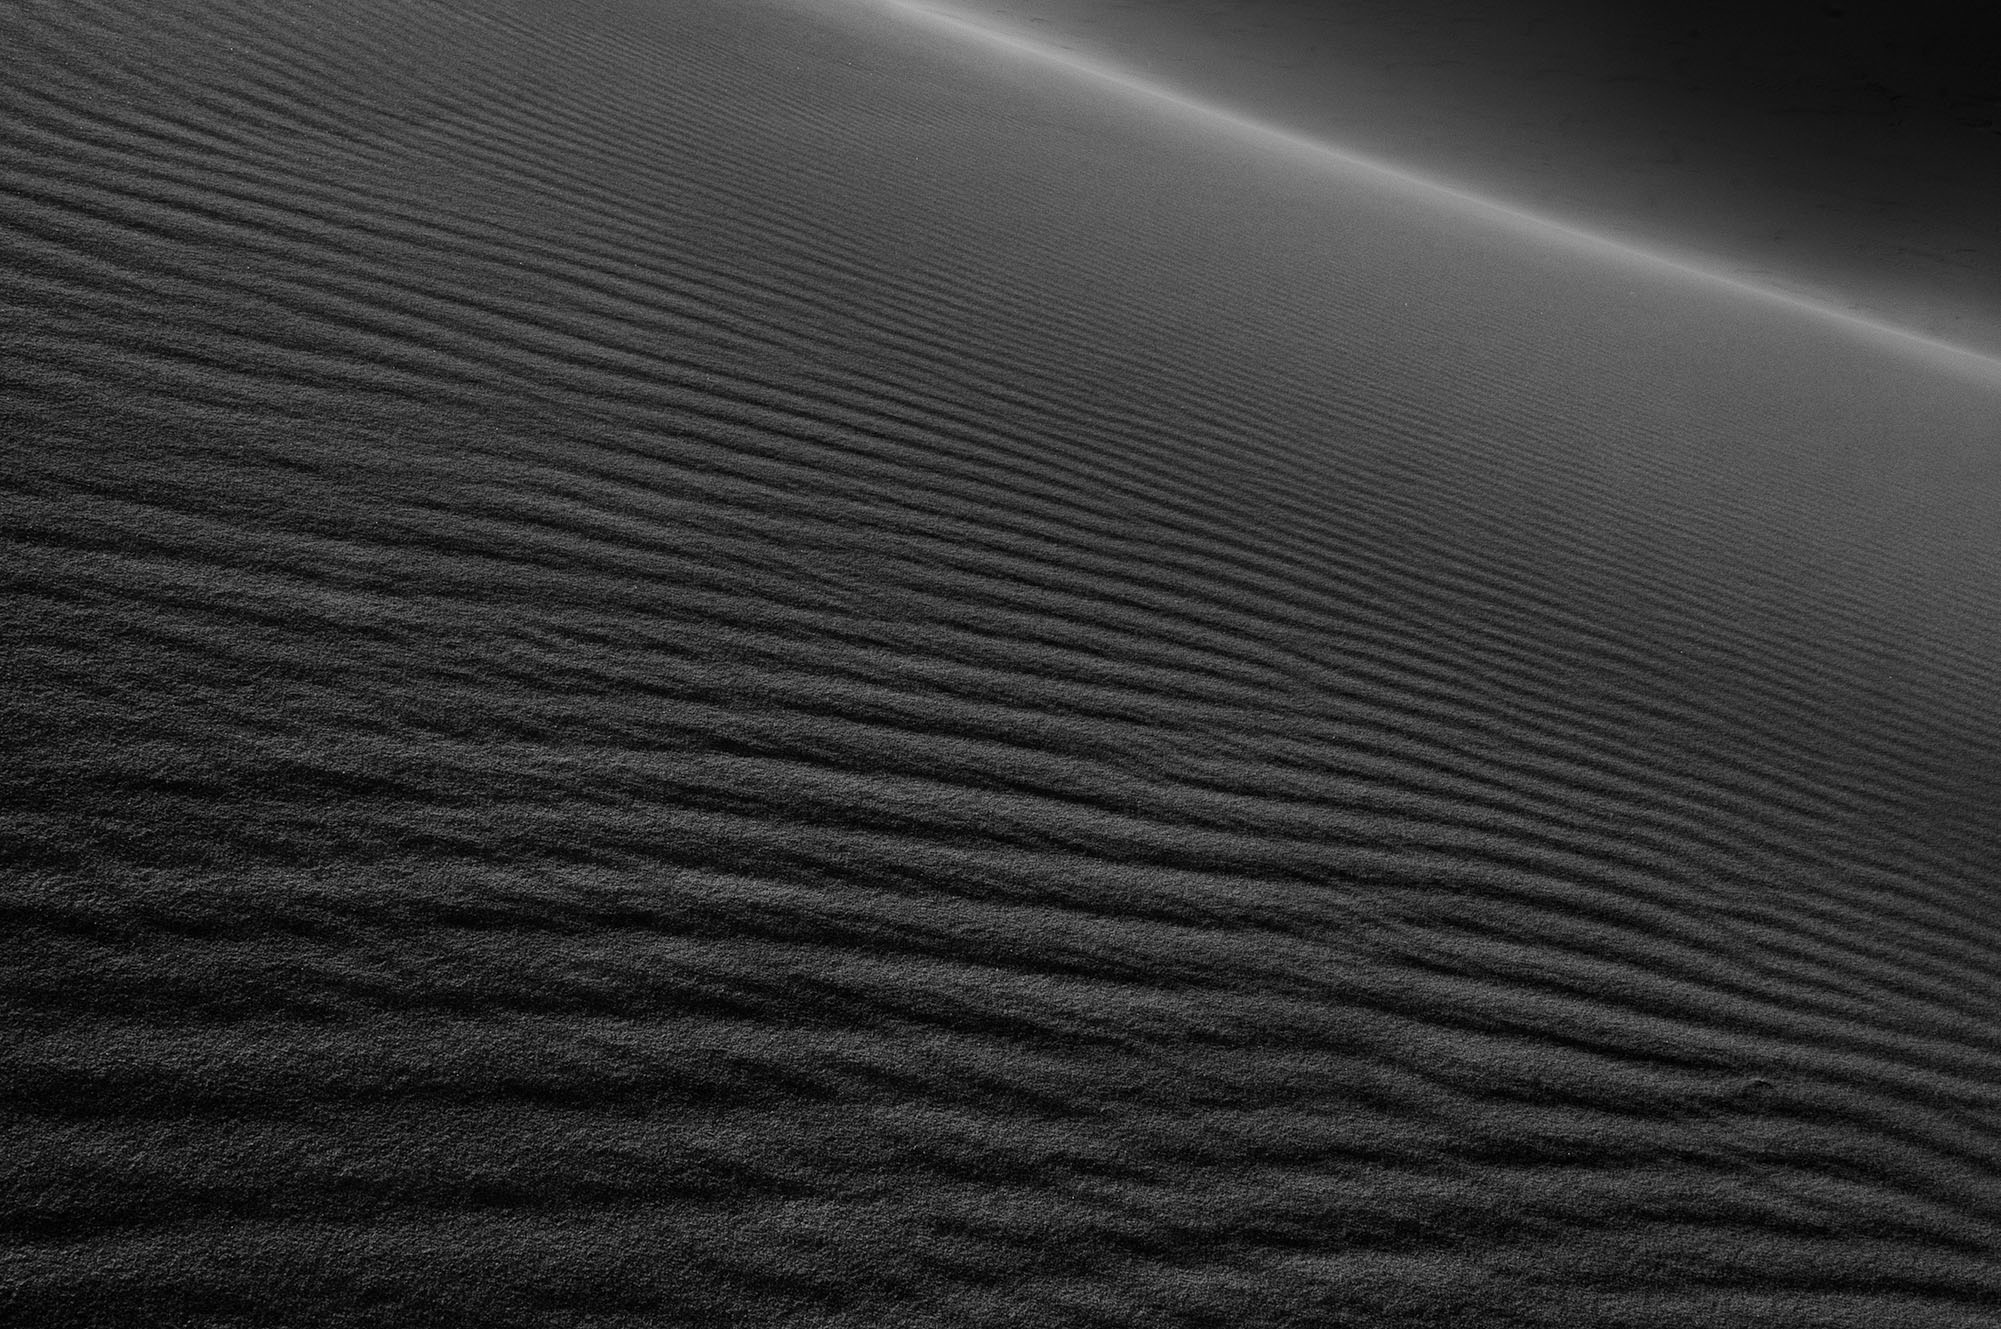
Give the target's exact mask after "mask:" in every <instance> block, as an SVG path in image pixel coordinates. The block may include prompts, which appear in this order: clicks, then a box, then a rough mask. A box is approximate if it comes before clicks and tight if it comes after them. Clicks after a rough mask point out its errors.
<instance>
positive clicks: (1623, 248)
mask: <svg viewBox="0 0 2001 1329" xmlns="http://www.w3.org/2000/svg"><path fill="white" fill-rule="evenodd" d="M875 3H877V4H879V5H880V6H881V7H882V8H884V9H886V10H889V11H891V12H893V13H895V14H898V15H902V16H906V17H909V18H913V19H917V20H920V21H923V22H927V23H930V24H933V25H935V26H938V27H941V28H946V29H948V30H950V31H953V32H955V33H958V34H961V35H964V36H967V37H971V38H974V39H976V40H979V41H982V42H985V43H987V44H989V45H993V46H998V47H1001V48H1003V49H1006V50H1009V51H1013V52H1015V53H1017V54H1019V55H1023V56H1026V57H1028V58H1031V59H1034V60H1037V61H1040V62H1043V63H1045V64H1050V65H1055V66H1058V67H1061V68H1063V69H1066V70H1068V71H1070V72H1071V73H1073V74H1075V75H1078V76H1079V77H1080V78H1085V79H1090V80H1092V81H1094V82H1097V83H1101V84H1104V85H1107V86H1109V87H1114V88H1117V89H1120V90H1121V91H1123V92H1125V93H1127V94H1129V95H1131V96H1133V97H1136V98H1144V99H1147V100H1150V101H1155V102H1159V103H1162V104H1164V105H1166V106H1171V107H1173V108H1174V109H1175V110H1177V111H1179V112H1181V113H1182V114H1184V115H1186V116H1188V117H1190V118H1195V119H1201V120H1204V121H1208V122H1210V123H1211V124H1213V125H1215V126H1216V127H1217V128H1219V129H1227V130H1229V131H1231V132H1234V133H1235V134H1237V135H1239V136H1240V137H1243V138H1245V139H1249V140H1252V141H1255V142H1257V143H1259V144H1260V145H1261V146H1263V147H1265V148H1267V149H1280V148H1283V149H1288V150H1291V151H1293V152H1296V153H1301V154H1304V155H1306V156H1307V157H1308V158H1309V159H1311V160H1313V161H1314V162H1315V163H1316V164H1318V165H1320V166H1322V167H1328V168H1338V169H1343V170H1348V171H1353V172H1365V173H1367V174H1370V175H1372V176H1375V177H1377V178H1379V179H1381V180H1384V181H1387V182H1390V183H1392V184H1394V185H1397V186H1400V187H1402V188H1405V189H1407V190H1411V191H1421V192H1423V193H1425V194H1427V195H1430V196H1432V197H1434V198H1438V199H1442V200H1445V201H1448V202H1450V203H1452V204H1454V205H1455V206H1456V207H1457V209H1458V210H1459V211H1460V212H1461V213H1462V215H1467V216H1471V217H1477V218H1480V219H1483V220H1486V221H1488V222H1490V223H1491V222H1507V223H1510V224H1512V225H1514V226H1516V227H1519V228H1520V229H1521V230H1523V231H1524V232H1526V233H1527V234H1529V235H1531V236H1532V237H1534V238H1535V239H1536V240H1537V241H1538V242H1539V243H1543V244H1551V245H1565V246H1568V247H1570V248H1573V249H1582V250H1589V251H1592V252H1593V253H1595V254H1596V255H1598V256H1599V257H1601V258H1606V259H1610V260H1613V261H1617V262H1623V263H1627V264H1632V265H1639V266H1643V267H1647V268H1650V269H1653V270H1655V271H1657V272H1659V273H1662V274H1672V275H1676V276H1680V277H1683V278H1693V279H1695V280H1697V281H1700V282H1703V283H1706V284H1708V285H1711V286H1714V287H1721V288H1723V289H1725V290H1728V291H1731V292H1733V293H1735V294H1738V295H1740V296H1748V297H1750V298H1753V299H1757V300H1761V301H1765V302H1768V303H1771V304H1777V305H1783V306H1785V307H1787V308H1790V309H1793V310H1795V311H1797V312H1799V313H1802V314H1806V315H1809V316H1811V317H1814V318H1816V319H1820V320H1823V321H1825V322H1828V323H1833V324H1836V325H1838V326H1840V327H1842V328H1843V329H1844V330H1846V331H1848V332H1849V333H1851V334H1854V335H1858V336H1865V337H1868V338H1870V339H1871V340H1875V341H1878V342H1882V343H1887V344H1888V345H1890V346H1893V347H1895V348H1896V349H1898V350H1900V351H1902V352H1904V353H1906V354H1917V355H1920V356H1922V357H1923V358H1924V359H1925V360H1926V361H1928V362H1929V363H1932V364H1934V365H1939V366H1942V367H1949V368H1952V369H1955V370H1958V371H1960V372H1970V373H1972V374H1974V375H1976V376H1977V377H1980V378H1982V379H1986V380H1990V381H1993V382H1996V383H2001V359H1997V358H1995V357H1993V356H1990V355H1985V354H1983V353H1981V352H1979V351H1976V350H1973V349H1971V348H1969V347H1965V346H1960V345H1957V344H1955V343H1953V342H1948V341H1941V340H1939V339H1938V338H1936V337H1928V336H1926V335H1924V334H1923V333H1920V332H1914V331H1912V330H1910V329H1908V328H1903V327H1898V326H1897V325H1895V324H1891V323H1885V322H1882V321H1881V320H1878V319H1873V318H1869V317H1866V316H1865V315H1862V314H1857V313H1853V312H1851V311H1849V310H1844V309H1838V308H1836V307H1834V306H1832V305H1829V304H1826V303H1823V302H1822V301H1819V300H1814V299H1810V298H1808V297H1805V296H1800V295H1794V294H1791V293H1789V292H1786V291H1782V290H1778V289H1776V288H1773V287H1770V286H1763V285H1760V284H1758V283H1757V282H1754V281H1747V280H1745V279H1743V278H1741V277H1736V276H1732V275H1730V274H1729V273H1727V272H1723V271H1719V270H1718V269H1716V268H1714V267H1711V266H1707V265H1705V264H1703V263H1701V262H1699V261H1691V260H1689V259H1685V258H1677V257H1674V256H1672V255H1669V254H1665V253H1662V252H1660V251H1659V250H1656V249H1648V248H1642V247H1641V246H1638V245H1633V244H1628V243H1626V242H1624V241H1621V240H1615V239H1613V238H1611V237H1610V236H1606V235H1602V234H1599V233H1598V232H1595V231H1590V230H1586V229H1584V228H1582V227H1578V226H1573V225H1570V224H1569V223H1567V222H1561V221H1557V220H1555V219H1554V218H1550V217H1545V216H1542V215H1540V214H1538V213H1534V212H1530V211H1528V210H1526V209H1523V208H1518V207H1515V206H1513V205H1512V204H1508V203H1505V202H1502V201H1500V200H1499V199H1495V198H1492V197H1489V196H1487V195H1483V194H1476V193H1473V192H1471V191H1469V190H1465V189H1461V188H1459V187H1457V186H1455V185H1452V184H1448V183H1446V182H1444V181H1442V180H1438V179H1435V178H1433V177H1431V176H1428V175H1425V174H1423V173H1421V172H1417V171H1412V170H1409V169H1407V168H1405V167H1401V166H1397V165H1394V164H1392V163H1389V162H1385V161H1381V160H1378V159H1376V158H1374V157H1370V156H1368V155H1366V154H1363V153H1358V152H1354V151H1352V150H1350V149H1348V148H1345V147H1341V146H1338V145H1336V144H1332V143H1328V142H1325V141H1323V140H1320V139H1316V138H1312V137H1309V136H1307V135H1304V134H1299V133H1295V132H1293V131H1291V130H1287V129H1283V128H1280V127H1279V126H1277V125H1273V124H1270V123H1268V122H1266V121H1262V120H1258V119H1256V118H1254V117H1251V116H1247V115H1242V114H1240V113H1238V112H1235V111H1232V110H1229V109H1227V108H1226V107H1223V106H1219V105H1217V104H1215V103H1213V102H1207V101H1203V100H1201V99H1200V98H1196V97H1190V96H1188V95H1186V94H1184V93H1181V92H1177V91H1175V90H1174V89H1173V88H1171V87H1167V86H1164V85H1161V84H1158V83H1153V82H1150V81H1148V80H1146V79H1144V78H1141V77H1138V76H1136V75H1134V74H1132V73H1130V72H1128V71H1126V70H1123V69H1120V68H1118V67H1117V66H1115V65H1111V64H1108V63H1106V62H1103V61H1100V60H1096V59H1093V58H1091V57H1088V56H1081V55H1078V54H1076V53H1075V52H1073V51H1069V50H1066V49H1061V48H1057V47H1052V46H1049V45H1046V44H1044V43H1042V42H1038V41H1036V40H1034V39H1032V38H1030V37H1026V36H1022V35H1020V34H1017V33H1013V32H1008V31H1005V30H1002V29H999V28H995V27H992V26H989V25H988V24H987V23H985V22H982V21H980V20H978V19H975V18H972V17H969V16H967V15H965V14H963V13H959V12H956V11H953V10H949V9H941V8H935V7H933V6H931V5H929V4H925V3H921V0H875Z"/></svg>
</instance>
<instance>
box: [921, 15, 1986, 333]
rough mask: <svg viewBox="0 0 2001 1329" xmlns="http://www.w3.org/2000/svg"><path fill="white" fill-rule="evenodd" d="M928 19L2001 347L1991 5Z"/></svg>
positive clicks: (1872, 312) (1907, 322) (1883, 315)
mask: <svg viewBox="0 0 2001 1329" xmlns="http://www.w3.org/2000/svg"><path fill="white" fill-rule="evenodd" d="M926 2H927V3H933V4H936V5H938V6H939V7H945V8H955V9H958V10H959V11H961V12H966V13H974V14H984V15H987V16H990V17H991V18H992V19H994V20H995V21H997V22H1000V23H1003V24H1005V25H1006V26H1009V27H1011V28H1015V29H1017V30H1022V31H1028V32H1031V33H1033V34H1035V35H1036V36H1037V37H1038V38H1039V39H1041V40H1045V41H1050V42H1053V43H1056V44H1061V45H1065V46H1069V47H1071V48H1072V49H1075V50H1078V51H1080V52H1087V53H1089V54H1092V55H1094V56H1097V57H1099V58H1103V59H1107V60H1111V61H1114V62H1116V63H1119V64H1121V65H1124V66H1126V67H1128V68H1131V69H1134V70H1135V71H1136V72H1139V73H1141V74H1142V75H1144V76H1146V77H1149V78H1153V79H1157V80H1159V81H1161V82H1164V83H1168V84H1170V85H1172V86H1174V87H1176V88H1178V89H1180V90H1182V91H1185V92H1187V93H1190V94H1192V95H1196V96H1199V97H1202V98H1205V99H1207V100H1211V101H1216V102H1220V103H1224V104H1227V105H1230V106H1232V107H1234V108H1237V109H1240V110H1242V111H1244V112H1246V113H1249V114H1252V115H1255V116H1258V117H1259V118H1263V119H1266V120H1271V121H1276V122H1279V123H1282V124H1285V125H1286V126H1288V127H1290V128H1294V129H1297V130H1300V131H1303V132H1306V133H1309V134H1312V135H1314V136H1315V137H1318V138H1322V139H1324V140H1327V141H1329V142H1332V143H1335V144H1337V145H1342V146H1347V147H1351V148H1353V149H1356V150H1359V151H1364V152H1367V153H1370V154H1372V155H1375V156H1378V157H1381V158H1384V159H1387V160H1389V161H1391V162H1394V163H1397V164H1400V165H1405V166H1408V167H1411V168H1414V169H1418V170H1421V171H1424V172H1426V173H1429V174H1432V175H1436V176H1440V177H1444V178H1446V179H1448V180H1451V181H1453V182H1455V183H1460V184H1463V185H1466V186H1469V187H1471V188H1474V189H1476V190H1478V191H1479V192H1484V193H1489V194H1493V195H1498V196H1500V197H1501V198H1504V199H1506V200H1508V201H1510V202H1513V203H1516V204H1518V205H1521V206H1525V207H1528V208H1530V209H1532V210H1535V211H1538V212H1541V213H1544V214H1546V215H1551V216H1554V217H1557V218H1559V219H1562V220H1566V221H1571V222H1574V223H1580V224H1584V225H1587V226H1589V227H1591V228H1593V229H1597V230H1601V231H1605V232H1609V233H1612V234H1614V235H1617V236H1619V237H1620V238H1624V239H1628V240H1631V241H1634V242H1638V243H1643V244H1647V245H1650V246H1654V247H1663V248H1668V249H1671V250H1675V251H1677V252H1678V253H1681V254H1683V255H1684V256H1689V257H1695V258H1698V259H1701V260H1702V261H1705V262H1714V263H1715V264H1716V265H1717V266H1720V267H1723V268H1725V269H1727V270H1729V271H1731V272H1733V273H1735V274H1736V275H1739V276H1746V277H1751V278H1754V279H1757V280H1760V281H1764V282H1766V283H1768V284H1772V285H1777V286H1781V287H1784V288H1787V289H1791V290H1794V291H1797V292H1800V293H1802V294H1810V295H1813V296H1815V297H1816V298H1819V299H1822V300H1825V301H1826V302H1828V303H1832V304H1836V305H1840V306H1843V307H1847V308H1851V309H1854V310H1856V311H1857V312H1860V313H1863V314H1866V315H1869V316H1872V317H1876V318H1879V319H1883V320H1886V321H1891V322H1895V323H1899V324H1901V325H1904V326H1912V327H1916V328H1918V329H1919V330H1923V331H1927V332H1930V333H1931V334H1933V335H1936V336H1941V337H1945V338H1947V339H1949V340H1955V341H1960V342H1964V343H1967V344H1972V345H1976V346H1979V347H1981V348H1983V349H1986V350H1989V351H1990V352H2001V75H1997V73H1996V72H1995V71H1996V63H1997V58H1996V57H1997V52H2001V23H1997V20H1996V18H1995V17H1994V16H1993V15H1994V14H1996V13H2001V10H1997V8H1996V7H1995V6H1991V5H1986V4H1982V3H1979V0H1958V3H1948V2H1947V0H1911V2H1909V3H1901V4H1887V3H1880V0H1868V2H1867V3H1818V2H1809V0H1734V2H1730V3H1725V2H1724V0H1703V2H1702V3H1695V4H1665V3H1662V4H1644V3H1642V4H1634V3H1630V0H1617V2H1614V0H1513V2H1512V3H1510V0H926Z"/></svg>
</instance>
